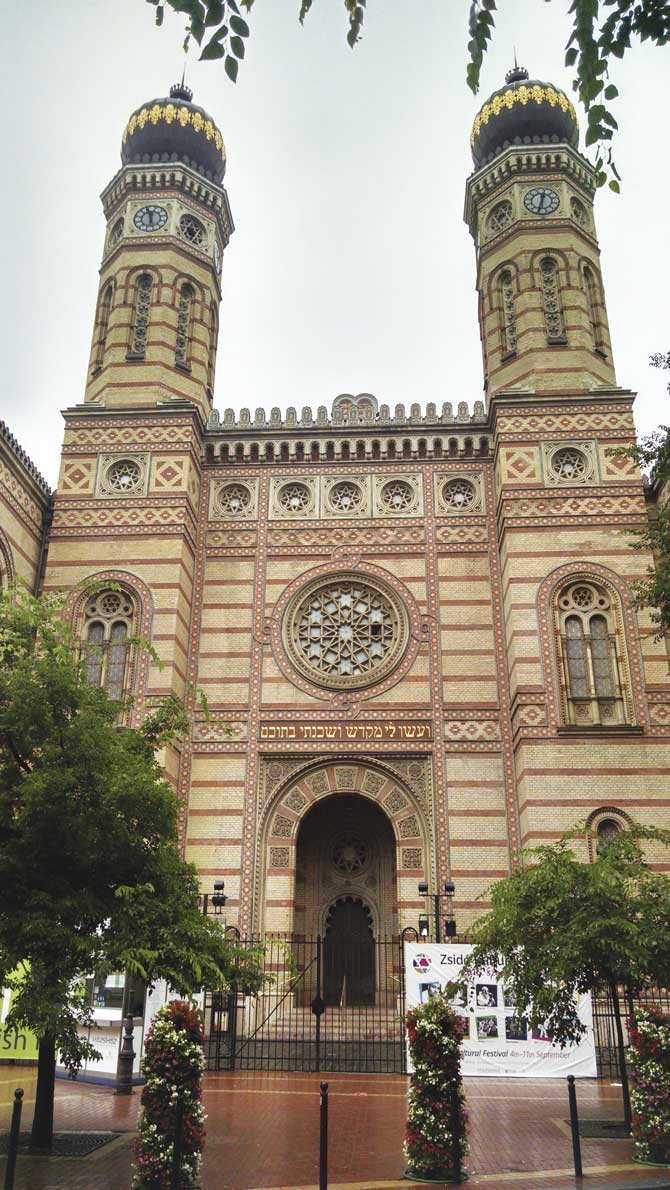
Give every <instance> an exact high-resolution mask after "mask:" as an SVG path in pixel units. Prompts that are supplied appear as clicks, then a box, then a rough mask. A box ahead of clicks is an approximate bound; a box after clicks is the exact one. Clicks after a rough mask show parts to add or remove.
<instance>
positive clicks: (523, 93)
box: [470, 84, 578, 145]
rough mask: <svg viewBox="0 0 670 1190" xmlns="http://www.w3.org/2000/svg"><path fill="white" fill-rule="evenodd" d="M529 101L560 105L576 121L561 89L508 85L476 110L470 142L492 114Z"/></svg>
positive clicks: (573, 110)
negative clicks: (507, 87)
mask: <svg viewBox="0 0 670 1190" xmlns="http://www.w3.org/2000/svg"><path fill="white" fill-rule="evenodd" d="M531 102H532V103H537V104H542V103H548V104H549V106H550V107H560V109H561V111H562V112H569V113H570V115H571V116H572V119H573V120H574V122H575V124H577V123H578V120H577V113H576V111H575V109H574V107H573V105H572V103H571V102H570V100H569V99H568V97H567V95H564V94H563V92H562V91H557V90H556V88H555V87H540V86H539V85H537V84H536V85H535V86H533V87H524V86H521V87H510V88H509V90H507V91H504V92H503V93H502V95H494V96H493V98H492V99H490V100H488V102H487V103H485V104H484V106H483V107H482V109H481V111H479V112H478V114H477V116H476V118H475V122H474V124H473V125H472V132H471V134H470V144H471V145H474V143H475V140H476V139H477V137H478V135H479V133H480V131H481V129H482V128H483V127H484V126H485V125H486V124H488V122H489V120H490V119H491V118H492V117H493V116H499V115H500V113H501V111H502V110H503V108H504V107H506V108H509V109H510V110H511V109H512V108H513V107H514V106H515V105H516V104H518V103H520V104H521V105H522V106H523V107H525V106H526V105H527V104H528V103H531Z"/></svg>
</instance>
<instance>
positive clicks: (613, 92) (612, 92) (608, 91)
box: [605, 83, 619, 99]
mask: <svg viewBox="0 0 670 1190" xmlns="http://www.w3.org/2000/svg"><path fill="white" fill-rule="evenodd" d="M618 94H619V91H618V88H617V87H615V86H614V83H610V85H609V87H605V99H616V97H617V95H618Z"/></svg>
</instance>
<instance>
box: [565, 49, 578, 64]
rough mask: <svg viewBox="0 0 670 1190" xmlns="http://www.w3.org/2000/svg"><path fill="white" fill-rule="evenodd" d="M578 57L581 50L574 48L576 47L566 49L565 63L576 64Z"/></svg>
mask: <svg viewBox="0 0 670 1190" xmlns="http://www.w3.org/2000/svg"><path fill="white" fill-rule="evenodd" d="M578 57H579V50H576V49H574V47H573V49H571V50H566V51H565V65H566V66H574V64H575V62H576V61H577V58H578Z"/></svg>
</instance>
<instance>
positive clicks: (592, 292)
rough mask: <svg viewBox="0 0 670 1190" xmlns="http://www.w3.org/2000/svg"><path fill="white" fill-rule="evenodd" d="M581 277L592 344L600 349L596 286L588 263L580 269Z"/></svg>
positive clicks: (601, 344) (600, 337)
mask: <svg viewBox="0 0 670 1190" xmlns="http://www.w3.org/2000/svg"><path fill="white" fill-rule="evenodd" d="M582 278H583V280H584V292H585V294H586V308H587V310H588V314H589V323H590V324H591V337H592V339H593V346H594V347H595V349H596V351H602V349H603V343H602V336H601V334H600V321H599V318H598V286H597V285H596V279H595V277H594V275H593V272H592V271H591V269H590V268H589V266H588V265H584V268H583V269H582Z"/></svg>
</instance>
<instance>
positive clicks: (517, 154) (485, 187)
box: [463, 145, 596, 235]
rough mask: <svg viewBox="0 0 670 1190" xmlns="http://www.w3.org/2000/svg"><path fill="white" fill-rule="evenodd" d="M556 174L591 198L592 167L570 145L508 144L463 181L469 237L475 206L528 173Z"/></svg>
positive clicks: (473, 227)
mask: <svg viewBox="0 0 670 1190" xmlns="http://www.w3.org/2000/svg"><path fill="white" fill-rule="evenodd" d="M556 173H561V174H564V175H567V176H568V177H570V178H571V179H572V181H573V182H575V183H576V184H577V185H579V186H581V188H582V189H583V190H584V191H585V192H586V194H587V195H588V197H589V199H591V198H592V197H593V194H594V192H595V189H596V183H595V172H594V169H593V166H592V165H591V164H590V162H589V161H587V159H586V157H582V155H581V153H579V152H578V151H577V149H573V148H571V146H570V145H557V146H556V147H552V146H546V145H510V147H509V148H508V149H505V151H504V152H503V153H500V154H499V155H498V156H497V157H495V158H494V159H493V161H487V163H486V164H485V165H482V166H481V168H480V169H478V170H475V172H474V173H472V174H470V177H469V178H468V180H467V182H466V187H465V207H464V210H463V219H464V220H465V222H466V223H467V225H468V227H469V228H470V232H471V234H472V235H474V234H475V231H476V209H477V206H478V204H479V203H480V202H481V200H482V199H486V198H488V197H489V196H490V195H491V194H492V193H493V192H494V191H495V190H497V189H498V188H499V187H500V186H503V185H507V184H509V183H510V182H511V181H514V180H515V179H516V178H518V177H523V176H524V175H527V174H530V175H537V174H556Z"/></svg>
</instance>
